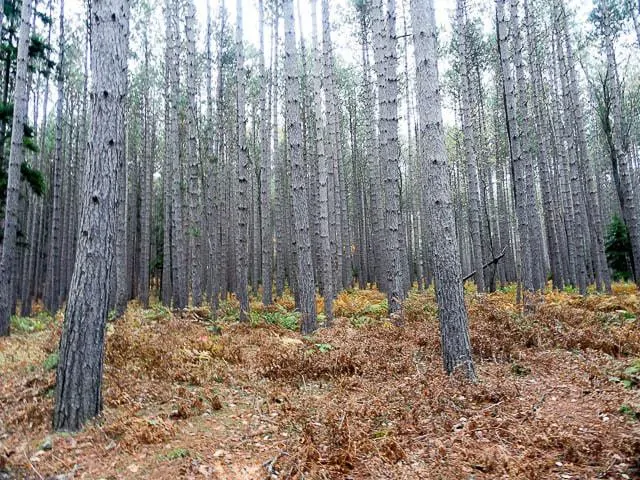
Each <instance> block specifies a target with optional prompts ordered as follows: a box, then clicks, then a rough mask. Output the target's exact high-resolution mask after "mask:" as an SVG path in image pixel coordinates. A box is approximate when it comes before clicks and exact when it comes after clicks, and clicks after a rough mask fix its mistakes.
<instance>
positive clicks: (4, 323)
mask: <svg viewBox="0 0 640 480" xmlns="http://www.w3.org/2000/svg"><path fill="white" fill-rule="evenodd" d="M31 9H32V3H31V0H23V1H22V9H21V13H20V18H21V20H20V36H19V39H18V54H17V60H16V62H17V64H16V65H17V66H16V82H15V88H14V95H13V98H14V100H13V126H12V130H11V152H10V154H9V167H8V169H7V200H6V207H5V217H4V236H3V240H2V259H0V278H2V279H3V280H2V282H0V336H6V335H9V328H10V319H11V314H12V313H13V312H12V305H13V304H14V303H13V301H14V287H15V285H14V281H15V277H16V271H15V264H16V259H17V249H16V237H17V232H18V208H19V202H20V166H21V165H22V162H23V161H24V147H23V145H22V138H23V134H24V122H25V120H26V118H27V108H28V104H29V85H28V71H27V67H28V62H29V44H30V38H31V37H30V32H31V23H30V22H31Z"/></svg>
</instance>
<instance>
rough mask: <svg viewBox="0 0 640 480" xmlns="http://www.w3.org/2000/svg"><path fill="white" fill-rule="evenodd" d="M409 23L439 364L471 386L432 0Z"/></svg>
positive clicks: (416, 6)
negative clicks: (461, 374)
mask: <svg viewBox="0 0 640 480" xmlns="http://www.w3.org/2000/svg"><path fill="white" fill-rule="evenodd" d="M411 18H412V23H413V42H414V46H415V55H416V96H417V99H418V113H419V116H420V137H419V142H420V143H421V144H422V146H421V152H422V157H423V158H422V162H421V164H422V169H423V172H424V173H423V175H424V178H425V182H424V192H425V198H426V199H427V204H428V213H429V215H430V217H431V219H432V223H431V229H432V242H433V263H434V265H433V268H434V275H435V282H436V300H437V302H438V317H439V319H440V338H441V343H442V356H443V362H444V367H445V370H446V371H447V373H453V372H454V370H456V369H462V370H463V372H464V374H465V375H466V376H467V378H469V379H470V380H475V368H474V365H473V360H472V358H471V342H470V340H469V326H468V320H467V311H466V309H465V305H464V291H463V287H462V278H461V277H462V269H461V266H460V256H459V253H458V245H457V239H456V233H455V220H454V215H453V206H452V202H451V187H450V185H449V171H448V165H447V154H446V149H445V144H444V128H443V124H442V110H441V103H440V102H441V100H440V87H439V79H438V65H437V50H436V23H435V12H434V9H433V0H426V1H422V0H411Z"/></svg>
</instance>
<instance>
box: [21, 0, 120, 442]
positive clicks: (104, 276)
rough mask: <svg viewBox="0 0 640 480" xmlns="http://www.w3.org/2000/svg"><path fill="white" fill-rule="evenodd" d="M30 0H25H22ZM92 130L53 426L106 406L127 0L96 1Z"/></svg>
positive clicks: (68, 426) (72, 424) (76, 424)
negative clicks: (105, 358)
mask: <svg viewBox="0 0 640 480" xmlns="http://www.w3.org/2000/svg"><path fill="white" fill-rule="evenodd" d="M25 3H27V2H25ZM90 8H91V12H92V15H91V36H92V39H91V74H92V78H93V86H92V89H93V92H92V96H91V98H92V109H91V111H92V118H91V138H90V141H89V146H88V163H87V166H86V168H85V169H84V175H83V177H84V178H83V184H82V195H81V199H80V205H81V214H80V228H79V232H80V237H79V242H78V251H77V255H76V262H75V268H74V272H73V277H72V281H71V291H70V295H69V300H68V302H67V309H66V312H65V320H64V327H63V332H62V338H61V340H60V360H59V364H58V370H57V381H56V397H55V398H56V401H55V409H54V417H53V426H54V428H55V429H56V430H71V431H76V430H79V429H80V428H81V427H82V425H83V424H84V423H85V422H86V421H87V420H89V419H90V418H92V417H94V416H96V415H97V414H99V413H100V411H101V410H102V394H101V385H102V370H103V348H104V330H105V323H106V320H107V308H108V301H109V293H110V292H109V290H110V276H111V270H112V261H111V258H112V257H113V254H114V248H115V245H114V243H115V238H114V237H115V233H116V218H115V217H116V201H117V199H116V196H117V181H118V176H119V175H122V174H123V172H122V171H119V170H118V166H119V164H120V159H121V158H122V157H123V156H124V148H125V147H124V105H125V97H126V93H127V58H128V36H129V3H128V2H126V1H123V0H105V1H103V0H95V1H93V2H92V4H91V7H90Z"/></svg>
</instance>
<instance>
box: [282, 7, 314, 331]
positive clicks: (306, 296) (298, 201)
mask: <svg viewBox="0 0 640 480" xmlns="http://www.w3.org/2000/svg"><path fill="white" fill-rule="evenodd" d="M284 20H285V72H286V85H285V86H286V109H285V119H286V122H287V123H286V128H287V130H286V131H287V143H288V152H289V157H290V160H291V184H292V185H291V187H292V192H293V220H294V222H293V223H294V225H293V227H294V229H295V241H296V249H297V255H296V257H297V259H296V260H297V269H296V277H297V289H296V291H297V298H298V299H299V303H298V305H297V307H298V309H299V310H300V313H301V314H302V318H301V320H300V331H301V332H302V334H303V335H306V334H310V333H312V332H313V331H314V330H315V329H316V325H317V319H316V302H315V280H314V275H313V259H312V256H311V237H310V234H309V211H308V205H307V192H306V191H305V188H306V183H307V182H306V179H305V176H306V166H305V165H304V164H303V159H302V150H301V145H302V123H301V119H300V78H299V74H298V62H297V59H298V53H297V48H296V32H295V22H294V16H293V0H285V1H284Z"/></svg>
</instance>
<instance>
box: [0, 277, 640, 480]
mask: <svg viewBox="0 0 640 480" xmlns="http://www.w3.org/2000/svg"><path fill="white" fill-rule="evenodd" d="M320 300H321V299H320ZM383 301H384V296H381V295H380V294H379V293H378V292H376V291H369V290H353V291H350V292H347V293H342V294H341V295H340V296H339V299H338V300H337V301H336V305H335V311H336V315H339V316H338V317H337V318H336V320H335V322H334V324H333V326H332V327H331V328H325V329H320V330H319V331H318V332H317V333H316V334H314V335H313V336H309V337H302V336H301V335H300V334H299V333H297V332H294V331H292V330H290V329H288V328H286V327H285V326H283V325H281V324H280V323H279V321H280V320H279V319H281V318H282V319H285V320H282V322H284V323H285V324H287V323H286V322H289V321H290V320H291V317H290V314H291V310H292V308H293V305H292V303H290V302H287V301H283V302H280V303H279V306H278V307H277V308H275V309H273V308H271V309H262V310H261V309H260V308H259V305H258V304H255V305H252V306H253V307H255V308H252V310H254V311H259V312H260V313H258V314H256V315H254V316H252V318H251V319H250V321H249V322H248V323H243V324H241V323H238V322H236V321H234V320H233V319H234V315H235V313H236V312H237V303H236V302H235V301H233V300H229V301H228V302H223V304H222V305H221V309H220V311H219V312H217V313H218V315H217V316H218V318H219V320H218V321H217V322H214V321H213V320H211V318H212V315H211V314H210V313H211V312H209V311H208V309H207V308H201V309H197V310H196V309H194V310H189V309H187V310H185V311H181V312H171V311H169V310H166V309H163V308H162V307H159V306H154V307H152V308H151V309H149V310H144V309H142V308H141V307H140V306H139V305H138V304H137V303H135V302H132V303H131V304H130V305H129V307H128V309H127V311H126V313H125V315H124V316H123V317H122V318H121V319H120V320H118V321H117V322H115V323H113V324H109V325H108V330H107V349H106V357H105V358H106V364H105V391H104V400H105V410H104V413H103V415H102V416H101V417H100V418H99V419H98V420H97V421H95V422H93V423H92V424H90V426H88V427H87V428H85V429H84V430H83V431H82V432H81V433H78V434H74V435H66V434H55V435H53V436H52V441H51V442H50V444H51V446H52V448H51V449H46V450H45V449H42V448H41V446H42V444H43V439H45V438H47V436H48V435H50V426H51V414H52V403H53V399H52V392H53V390H54V388H53V387H54V381H55V378H54V372H53V371H52V370H51V369H46V368H45V367H44V364H45V361H46V360H47V358H48V357H49V356H50V355H51V352H52V351H53V352H54V351H55V346H56V345H57V340H58V337H59V334H60V322H61V318H60V316H58V317H57V318H56V319H54V320H51V321H50V322H49V323H47V324H46V326H45V327H43V329H40V330H39V331H32V332H29V333H19V332H16V333H15V334H14V335H13V336H12V337H10V338H3V339H1V340H0V375H2V379H3V381H2V385H0V398H1V401H2V405H3V409H2V411H0V431H1V432H2V433H1V434H0V435H1V437H0V442H1V446H0V470H2V469H5V470H6V471H8V472H10V473H9V475H13V476H10V477H9V478H40V476H41V477H42V478H46V477H47V476H48V475H57V474H70V472H73V474H74V475H76V477H74V478H155V479H160V478H166V479H169V478H228V479H232V478H252V479H253V478H257V479H259V478H268V476H269V475H271V477H272V478H300V479H301V478H318V479H322V478H397V479H401V478H416V479H417V478H471V477H473V478H532V479H535V478H539V479H543V478H634V476H637V475H639V474H640V470H638V468H639V467H640V465H638V464H637V461H638V458H640V422H639V421H638V416H640V414H639V412H640V390H638V386H637V384H635V383H633V382H631V381H629V382H628V383H627V384H625V383H623V380H625V379H627V378H635V377H632V376H631V374H629V375H627V376H625V373H624V372H625V369H626V370H627V371H628V372H630V371H631V370H630V366H632V365H635V363H634V362H636V360H635V359H636V358H637V357H639V356H640V324H639V323H638V321H637V320H636V318H637V315H638V314H639V313H640V304H639V301H638V295H637V291H636V290H634V289H632V288H627V287H625V286H622V285H617V286H616V289H615V292H614V295H612V296H605V295H597V296H595V295H594V296H590V297H587V298H582V297H579V296H577V295H572V294H569V293H558V292H553V293H548V294H546V295H545V297H544V298H540V299H538V301H536V302H535V306H534V309H533V311H530V312H527V313H523V312H522V311H521V307H520V306H518V305H516V304H515V303H514V294H513V293H512V292H497V293H494V294H488V295H483V296H475V295H468V296H467V303H468V308H469V313H470V328H471V338H472V346H473V351H474V355H475V360H476V362H477V371H478V376H479V382H478V383H476V384H472V383H468V382H467V381H465V380H463V379H462V378H459V377H458V376H456V375H454V376H453V377H448V376H446V375H445V373H444V372H443V369H442V364H441V362H442V360H441V356H440V351H439V341H440V340H439V333H438V328H437V317H436V315H437V309H436V306H435V301H434V297H433V292H430V291H427V292H422V293H419V292H413V293H412V294H411V295H410V296H409V298H408V299H407V301H406V302H405V304H404V306H403V313H404V323H403V325H402V326H396V324H394V323H393V322H392V321H389V320H388V319H387V317H386V311H385V310H384V309H385V308H386V306H385V305H384V303H383ZM319 303H321V301H320V302H319ZM274 312H275V313H274ZM278 312H279V313H278ZM338 312H339V313H338ZM278 315H281V316H278ZM364 317H366V318H364ZM212 327H215V328H212ZM634 371H635V370H634ZM616 378H617V379H618V381H616ZM176 452H179V454H178V453H176ZM185 452H186V453H185ZM69 478H70V477H69Z"/></svg>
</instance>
